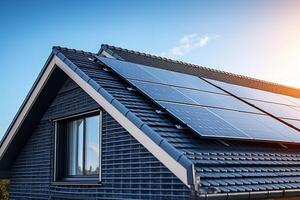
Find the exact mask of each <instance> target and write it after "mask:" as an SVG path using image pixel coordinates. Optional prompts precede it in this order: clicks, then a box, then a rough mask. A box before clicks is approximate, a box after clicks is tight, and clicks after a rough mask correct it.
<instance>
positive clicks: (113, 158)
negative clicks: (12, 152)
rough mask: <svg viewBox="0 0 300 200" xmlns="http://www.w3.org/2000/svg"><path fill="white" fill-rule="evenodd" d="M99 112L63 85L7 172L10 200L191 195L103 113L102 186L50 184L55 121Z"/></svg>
mask: <svg viewBox="0 0 300 200" xmlns="http://www.w3.org/2000/svg"><path fill="white" fill-rule="evenodd" d="M97 108H99V105H98V104H97V103H96V102H95V101H94V100H93V99H91V98H90V97H89V96H88V95H87V94H86V93H85V92H84V91H83V90H82V89H81V88H79V87H78V86H77V85H76V84H75V83H74V82H73V81H71V80H67V81H66V83H65V84H64V85H63V87H62V88H61V90H60V91H59V93H58V95H57V97H56V98H55V100H54V101H53V102H52V104H51V106H50V107H49V108H48V110H47V112H46V113H45V114H44V116H43V118H42V119H41V120H40V122H39V124H38V125H37V127H36V128H35V130H34V131H33V133H32V135H31V137H30V138H29V139H28V141H27V142H26V145H25V146H24V147H23V148H22V151H21V152H20V153H19V155H18V157H17V159H16V160H15V162H14V164H13V166H12V170H11V184H10V199H68V198H69V199H187V198H189V195H190V192H189V190H188V188H187V187H186V186H185V185H184V184H183V183H181V182H180V180H179V179H178V178H177V177H176V176H175V175H173V174H172V173H171V172H170V171H169V170H168V169H167V168H166V167H165V166H163V165H162V164H161V163H160V162H159V161H158V160H157V159H156V158H155V157H154V156H153V155H152V154H150V153H149V152H148V151H147V150H146V149H145V148H144V147H143V146H142V145H141V144H139V143H138V142H137V141H136V140H135V139H134V138H133V137H132V136H131V135H130V134H129V133H128V132H126V130H124V129H123V128H122V127H121V126H120V125H119V124H118V123H117V122H116V121H115V120H114V119H113V118H112V117H111V116H109V114H107V113H106V112H105V111H104V112H103V132H102V183H101V184H98V185H59V184H55V183H53V155H54V154H53V152H54V122H53V121H51V119H54V118H59V117H64V116H68V115H72V114H76V113H81V112H85V111H89V110H93V109H97Z"/></svg>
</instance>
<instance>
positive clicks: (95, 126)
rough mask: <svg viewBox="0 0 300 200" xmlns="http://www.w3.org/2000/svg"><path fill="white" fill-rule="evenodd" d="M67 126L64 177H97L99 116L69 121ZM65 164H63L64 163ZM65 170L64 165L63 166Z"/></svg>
mask: <svg viewBox="0 0 300 200" xmlns="http://www.w3.org/2000/svg"><path fill="white" fill-rule="evenodd" d="M63 124H64V125H65V129H64V130H65V133H63V135H65V137H64V142H63V143H62V147H61V149H65V153H64V154H63V155H65V156H64V160H63V162H64V163H66V165H65V166H66V167H65V170H64V176H66V178H68V177H70V178H72V177H76V176H77V177H78V176H79V177H80V176H93V175H94V176H96V175H98V174H99V132H100V131H99V115H97V116H91V117H86V118H81V119H76V120H68V121H66V123H63ZM62 164H63V163H62ZM61 169H63V165H61Z"/></svg>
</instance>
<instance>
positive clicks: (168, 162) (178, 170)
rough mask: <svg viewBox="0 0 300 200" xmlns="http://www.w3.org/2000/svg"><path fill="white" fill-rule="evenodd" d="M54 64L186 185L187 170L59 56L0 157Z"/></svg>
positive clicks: (6, 143) (14, 129) (16, 126)
mask: <svg viewBox="0 0 300 200" xmlns="http://www.w3.org/2000/svg"><path fill="white" fill-rule="evenodd" d="M55 66H58V67H59V68H60V69H62V70H63V71H64V72H65V73H66V74H67V75H68V76H69V77H70V78H71V79H72V80H73V81H74V82H76V83H77V84H78V85H79V86H80V87H81V88H82V89H83V90H84V91H85V92H86V93H87V94H88V95H90V96H91V97H92V98H93V99H94V100H95V101H96V102H97V103H98V104H99V105H100V106H101V107H102V108H103V109H104V110H106V112H107V113H109V114H110V115H111V116H112V117H113V118H114V119H115V120H116V121H117V122H118V123H119V124H120V125H121V126H122V127H123V128H125V129H126V130H127V131H128V132H129V133H130V134H131V135H132V136H133V137H134V138H135V139H136V140H137V141H138V142H140V143H141V144H142V145H143V146H144V147H145V148H146V149H147V150H148V151H149V152H150V153H152V154H153V155H154V156H155V157H156V158H157V159H158V160H159V161H160V162H162V163H163V164H164V165H165V166H166V167H167V168H168V169H169V170H170V171H171V172H172V173H174V174H175V175H176V176H177V177H178V178H179V179H180V180H181V181H182V182H183V183H184V184H185V185H186V186H187V187H190V185H189V184H188V171H187V169H186V168H185V167H183V166H182V165H181V164H180V163H179V162H177V161H176V160H175V159H174V158H172V157H171V156H170V155H169V154H168V153H167V152H166V151H165V150H163V149H162V148H161V147H160V146H159V145H157V144H156V143H155V142H154V141H153V140H152V139H151V138H149V137H148V136H147V135H146V134H145V133H144V132H143V131H142V130H141V129H139V128H138V127H137V126H136V125H135V124H134V123H132V122H131V121H130V120H129V119H128V118H127V117H125V116H124V115H123V114H122V113H121V112H120V111H119V110H117V109H116V108H115V107H114V106H113V105H112V104H111V103H110V102H108V101H107V100H106V99H105V98H104V97H103V96H102V95H101V94H100V93H99V92H98V91H96V90H95V89H94V88H93V87H92V86H91V85H90V84H88V83H87V82H86V81H85V80H83V79H82V78H81V77H80V76H79V75H78V74H77V73H76V72H74V71H73V70H72V69H71V68H70V67H69V66H68V65H66V64H65V63H64V62H63V61H62V60H61V59H60V58H59V57H57V56H53V58H52V59H51V61H50V62H49V64H48V66H47V67H46V69H45V71H44V73H43V74H42V76H41V78H40V80H39V81H38V83H37V85H36V87H35V88H34V89H33V92H32V93H31V95H30V97H29V98H28V100H27V102H26V103H25V105H24V107H23V109H22V110H21V112H20V114H19V115H18V116H17V118H16V120H15V123H14V124H13V125H12V128H11V129H10V131H9V133H8V134H7V137H6V138H5V140H4V141H3V144H2V145H1V147H0V159H1V158H2V157H3V155H4V153H5V152H6V150H7V147H8V146H9V144H10V143H11V141H12V140H13V138H14V136H15V134H16V133H17V131H18V130H19V127H20V125H21V124H22V122H23V121H24V119H25V118H26V116H27V114H28V112H29V110H30V109H31V107H32V105H33V103H34V102H35V101H36V99H37V98H38V96H39V94H40V92H41V91H42V89H43V87H44V85H45V83H46V82H47V80H48V78H49V77H50V75H51V73H52V72H53V69H54V68H55Z"/></svg>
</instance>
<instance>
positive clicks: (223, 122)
mask: <svg viewBox="0 0 300 200" xmlns="http://www.w3.org/2000/svg"><path fill="white" fill-rule="evenodd" d="M98 59H99V60H100V61H102V62H103V63H104V64H106V65H107V66H108V67H110V68H111V69H112V70H113V71H115V72H116V73H118V74H119V75H120V76H122V77H123V78H125V79H126V80H127V81H129V82H130V83H131V84H132V85H134V86H135V87H136V88H137V89H139V90H140V91H141V92H143V93H144V94H145V95H147V96H148V97H149V98H151V99H152V100H153V101H155V102H156V103H157V104H159V105H160V106H162V107H163V108H165V109H166V110H167V111H168V112H169V113H170V114H172V115H173V116H174V117H176V118H177V119H178V120H180V121H181V122H182V123H184V124H185V125H187V126H188V127H190V128H191V129H193V130H194V131H195V132H196V133H198V134H199V135H200V136H206V137H226V138H239V139H255V140H269V141H286V142H299V141H300V134H299V132H298V131H297V130H295V129H293V128H291V127H289V126H287V125H285V124H283V123H281V122H280V121H278V120H276V119H274V118H272V117H270V116H269V115H266V114H264V113H263V112H261V111H260V110H258V109H256V108H255V107H253V106H250V105H248V104H246V103H244V102H242V101H240V100H238V99H237V98H235V97H233V96H231V95H229V94H227V93H226V92H224V91H222V90H220V89H219V88H217V87H215V86H213V85H211V84H209V83H207V82H206V81H204V80H202V79H200V78H198V77H196V76H192V75H187V74H183V73H177V72H173V71H168V70H163V69H159V68H155V67H149V66H144V65H138V64H133V63H128V62H124V61H119V60H114V59H109V58H104V57H98ZM241 95H243V96H244V95H247V93H245V92H244V91H242V92H241ZM251 95H252V96H251V97H252V98H253V97H254V95H255V94H254V93H251ZM252 98H251V99H252ZM261 98H262V97H261ZM272 99H273V98H272V96H271V95H270V96H267V100H269V101H271V100H272ZM280 99H281V97H278V98H275V100H276V101H279V100H280ZM267 100H266V101H267ZM285 100H286V101H282V102H284V103H282V104H281V105H279V104H278V105H279V106H285V107H286V108H287V109H291V110H292V111H290V112H291V113H294V114H293V115H292V114H291V116H296V114H295V113H296V112H298V111H297V110H295V109H292V108H291V107H290V106H295V105H297V104H296V103H293V102H292V101H291V100H289V99H285ZM287 103H288V104H287ZM290 104H292V105H290ZM276 106H277V104H276ZM270 109H272V108H270ZM277 109H278V110H280V109H281V108H280V107H278V108H277ZM278 112H279V111H278ZM291 119H294V118H291ZM296 119H298V118H296Z"/></svg>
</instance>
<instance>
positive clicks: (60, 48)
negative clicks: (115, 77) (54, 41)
mask: <svg viewBox="0 0 300 200" xmlns="http://www.w3.org/2000/svg"><path fill="white" fill-rule="evenodd" d="M52 50H58V51H60V50H62V51H69V52H73V53H79V54H83V55H90V56H94V55H96V54H95V53H92V52H89V51H83V50H78V49H71V48H67V47H61V46H53V47H52Z"/></svg>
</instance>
